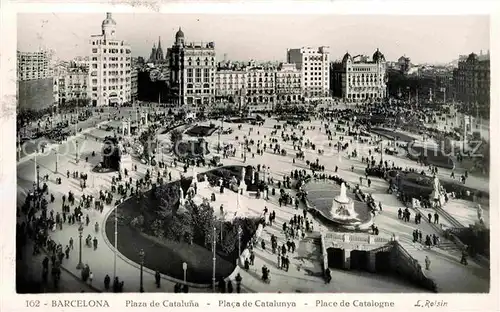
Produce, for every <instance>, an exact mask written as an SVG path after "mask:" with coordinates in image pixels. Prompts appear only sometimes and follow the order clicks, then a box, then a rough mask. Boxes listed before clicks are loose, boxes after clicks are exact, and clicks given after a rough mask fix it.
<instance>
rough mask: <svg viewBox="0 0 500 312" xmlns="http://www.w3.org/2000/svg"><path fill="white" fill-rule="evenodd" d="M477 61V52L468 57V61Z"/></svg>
mask: <svg viewBox="0 0 500 312" xmlns="http://www.w3.org/2000/svg"><path fill="white" fill-rule="evenodd" d="M474 61H477V54H476V53H471V54H469V56H468V57H467V62H474Z"/></svg>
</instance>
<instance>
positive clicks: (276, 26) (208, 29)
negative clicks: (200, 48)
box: [17, 13, 490, 64]
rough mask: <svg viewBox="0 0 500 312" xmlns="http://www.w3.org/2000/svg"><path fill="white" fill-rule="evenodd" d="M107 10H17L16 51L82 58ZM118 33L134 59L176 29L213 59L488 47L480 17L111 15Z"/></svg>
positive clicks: (414, 56)
mask: <svg viewBox="0 0 500 312" xmlns="http://www.w3.org/2000/svg"><path fill="white" fill-rule="evenodd" d="M105 17H106V14H105V13H102V14H90V13H82V14H78V13H52V14H39V13H37V14H34V13H23V14H18V21H17V25H18V27H17V38H18V47H17V48H18V50H20V51H36V50H38V49H39V47H42V48H45V49H52V50H54V51H55V53H56V57H57V58H59V59H62V60H70V59H72V58H74V57H76V56H86V55H87V53H88V51H89V49H90V48H89V46H88V42H89V38H90V35H92V34H100V33H101V23H102V21H103V20H104V19H105ZM113 19H114V20H115V21H116V23H117V29H116V35H117V38H119V39H121V40H125V41H126V42H128V43H129V44H130V45H131V48H132V55H133V56H143V57H145V58H148V57H149V54H150V53H151V48H152V46H153V44H154V43H157V42H158V37H159V36H160V37H161V44H162V49H163V51H164V52H165V53H166V50H167V47H170V46H171V45H172V44H173V42H174V36H175V33H176V31H177V30H178V29H179V27H182V30H183V32H184V34H185V38H186V41H187V42H191V41H195V42H199V41H202V42H210V41H213V42H215V49H216V53H217V58H218V59H219V60H222V59H223V58H224V54H226V55H227V59H230V60H241V61H247V60H251V59H253V60H257V61H264V60H269V61H286V51H287V48H299V47H317V46H328V47H329V51H330V54H331V60H337V59H339V60H340V59H341V58H342V56H343V55H344V54H345V53H346V52H349V53H350V54H352V55H357V54H365V55H370V56H371V55H372V54H373V53H374V52H375V50H376V49H377V48H379V49H380V51H381V52H382V53H383V54H384V55H385V57H386V59H387V60H392V61H396V60H397V59H398V58H399V57H400V56H402V55H406V56H408V57H410V58H411V60H412V62H413V63H419V64H421V63H432V64H436V63H448V62H451V61H453V60H456V59H458V56H459V55H463V54H469V53H471V52H475V53H479V52H480V51H481V50H483V52H484V53H486V51H487V50H488V49H489V47H490V40H489V37H490V35H489V24H490V21H489V17H488V16H486V15H467V16H466V15H462V16H460V15H454V16H436V15H434V16H431V15H428V16H397V15H385V16H384V15H289V14H282V15H235V14H232V15H215V14H170V15H169V14H161V13H138V14H131V13H128V14H124V13H121V14H113Z"/></svg>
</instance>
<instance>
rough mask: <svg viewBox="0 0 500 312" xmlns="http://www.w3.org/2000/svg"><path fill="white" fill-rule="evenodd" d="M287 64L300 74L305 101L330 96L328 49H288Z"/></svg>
mask: <svg viewBox="0 0 500 312" xmlns="http://www.w3.org/2000/svg"><path fill="white" fill-rule="evenodd" d="M287 62H288V63H291V64H295V66H296V68H297V69H298V70H299V71H300V73H301V77H302V78H301V89H302V92H303V94H304V97H305V100H306V101H307V100H314V99H322V98H327V97H329V96H330V53H329V52H328V47H324V46H323V47H319V48H309V47H307V48H299V49H288V51H287Z"/></svg>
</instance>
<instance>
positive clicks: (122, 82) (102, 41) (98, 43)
mask: <svg viewBox="0 0 500 312" xmlns="http://www.w3.org/2000/svg"><path fill="white" fill-rule="evenodd" d="M101 30H102V32H101V34H100V35H92V36H91V38H90V59H89V82H90V88H91V90H90V91H91V100H92V105H93V106H102V105H122V104H124V103H127V102H130V101H131V100H132V97H131V87H132V83H131V51H130V46H128V45H127V44H126V43H125V42H124V41H122V40H118V38H117V37H116V22H115V20H113V18H112V16H111V13H106V19H105V20H104V21H103V22H102V25H101Z"/></svg>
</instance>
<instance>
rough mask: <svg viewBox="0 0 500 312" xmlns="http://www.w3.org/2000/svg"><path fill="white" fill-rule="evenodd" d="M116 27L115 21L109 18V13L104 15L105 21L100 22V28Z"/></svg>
mask: <svg viewBox="0 0 500 312" xmlns="http://www.w3.org/2000/svg"><path fill="white" fill-rule="evenodd" d="M106 25H116V22H115V20H114V19H113V18H112V17H111V13H106V19H105V20H104V21H102V26H106Z"/></svg>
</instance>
